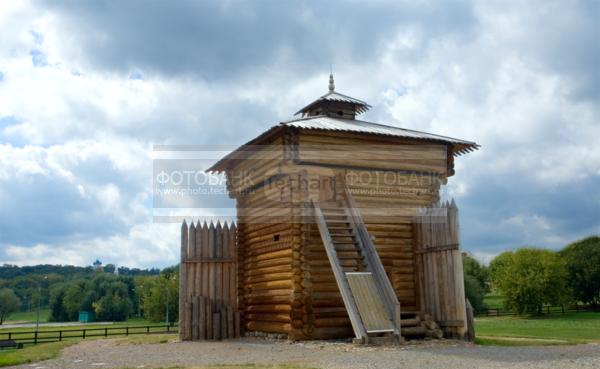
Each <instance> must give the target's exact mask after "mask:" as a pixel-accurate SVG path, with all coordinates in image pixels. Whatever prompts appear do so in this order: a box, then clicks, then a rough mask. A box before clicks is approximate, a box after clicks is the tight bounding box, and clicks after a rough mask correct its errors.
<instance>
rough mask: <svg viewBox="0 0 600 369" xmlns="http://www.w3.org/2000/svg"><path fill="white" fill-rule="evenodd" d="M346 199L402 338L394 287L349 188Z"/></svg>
mask: <svg viewBox="0 0 600 369" xmlns="http://www.w3.org/2000/svg"><path fill="white" fill-rule="evenodd" d="M344 197H345V199H346V204H347V206H348V207H347V208H348V213H349V215H350V220H351V221H352V223H353V226H354V228H355V230H356V232H357V235H358V243H359V245H360V247H361V249H362V250H361V252H362V254H363V256H364V257H365V259H366V262H367V265H368V268H369V269H370V270H369V271H370V272H371V273H372V274H373V278H374V279H375V282H376V285H377V286H379V288H380V291H379V292H380V294H381V296H382V297H383V303H384V306H385V308H386V310H387V311H388V313H389V314H390V317H391V318H392V322H393V323H394V329H395V330H396V332H395V333H396V334H397V335H398V336H400V302H399V301H398V297H397V296H396V291H395V290H394V287H393V286H392V284H391V282H390V280H389V278H388V276H387V274H386V273H385V269H384V268H383V264H382V263H381V259H380V258H379V254H378V253H377V250H376V249H375V245H373V242H372V240H371V236H370V235H369V232H368V231H367V227H366V225H365V223H364V221H363V219H362V216H361V215H360V212H359V211H358V207H357V205H356V202H355V201H354V198H353V197H352V194H351V193H350V191H349V190H348V187H344Z"/></svg>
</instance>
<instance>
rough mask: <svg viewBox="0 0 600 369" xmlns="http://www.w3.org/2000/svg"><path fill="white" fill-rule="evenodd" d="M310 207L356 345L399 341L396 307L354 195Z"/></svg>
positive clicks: (346, 194)
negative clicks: (382, 339)
mask: <svg viewBox="0 0 600 369" xmlns="http://www.w3.org/2000/svg"><path fill="white" fill-rule="evenodd" d="M312 205H313V208H314V212H315V214H314V215H315V219H316V222H317V226H318V228H319V233H320V235H321V239H322V240H323V245H324V246H325V251H326V253H327V258H328V259H329V263H330V264H331V268H332V270H333V274H334V276H335V279H336V283H337V285H338V288H339V290H340V294H341V295H342V299H343V301H344V305H345V307H346V310H347V312H348V316H349V318H350V322H351V324H352V328H353V330H354V334H355V336H356V338H355V341H356V342H360V343H369V342H375V341H379V340H381V338H382V336H385V337H388V338H391V339H392V341H393V342H400V341H401V340H402V336H401V329H400V322H401V318H400V303H399V302H398V298H397V297H396V292H395V291H394V289H393V287H392V285H391V283H390V281H389V279H388V277H387V275H386V273H385V270H384V268H383V265H382V264H381V260H380V259H379V256H378V255H377V251H376V250H375V246H374V245H373V243H372V241H371V238H370V236H369V233H368V231H367V228H366V226H365V225H364V223H363V220H362V218H361V216H360V214H359V213H358V209H357V207H356V204H355V203H354V200H353V198H352V195H351V194H350V192H349V191H348V190H347V189H345V191H344V196H343V197H342V198H341V199H337V200H335V201H327V202H323V203H317V202H315V201H312Z"/></svg>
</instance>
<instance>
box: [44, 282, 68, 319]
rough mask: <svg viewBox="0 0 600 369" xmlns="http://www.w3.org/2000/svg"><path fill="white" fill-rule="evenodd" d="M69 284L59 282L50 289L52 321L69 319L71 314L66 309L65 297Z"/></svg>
mask: <svg viewBox="0 0 600 369" xmlns="http://www.w3.org/2000/svg"><path fill="white" fill-rule="evenodd" d="M67 287H68V285H67V284H62V283H61V284H57V285H55V286H52V288H51V290H50V318H49V319H48V320H49V321H51V322H66V321H68V320H69V314H68V313H67V310H66V309H65V305H64V299H65V293H66V291H67Z"/></svg>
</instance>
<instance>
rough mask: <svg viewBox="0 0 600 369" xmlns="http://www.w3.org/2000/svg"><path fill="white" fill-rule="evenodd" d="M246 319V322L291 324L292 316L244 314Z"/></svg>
mask: <svg viewBox="0 0 600 369" xmlns="http://www.w3.org/2000/svg"><path fill="white" fill-rule="evenodd" d="M244 318H245V319H246V321H269V322H281V323H289V322H291V318H290V314H289V313H288V314H275V313H271V314H256V313H246V314H244Z"/></svg>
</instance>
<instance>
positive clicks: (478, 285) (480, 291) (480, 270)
mask: <svg viewBox="0 0 600 369" xmlns="http://www.w3.org/2000/svg"><path fill="white" fill-rule="evenodd" d="M463 274H464V281H465V297H466V298H467V299H469V301H470V302H471V306H473V309H475V310H476V311H481V310H483V309H484V308H485V304H484V303H483V298H484V296H485V293H486V292H488V290H489V278H490V276H489V271H488V268H487V267H486V266H485V265H483V264H481V263H479V261H477V259H475V258H474V257H472V256H471V255H468V254H463Z"/></svg>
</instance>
